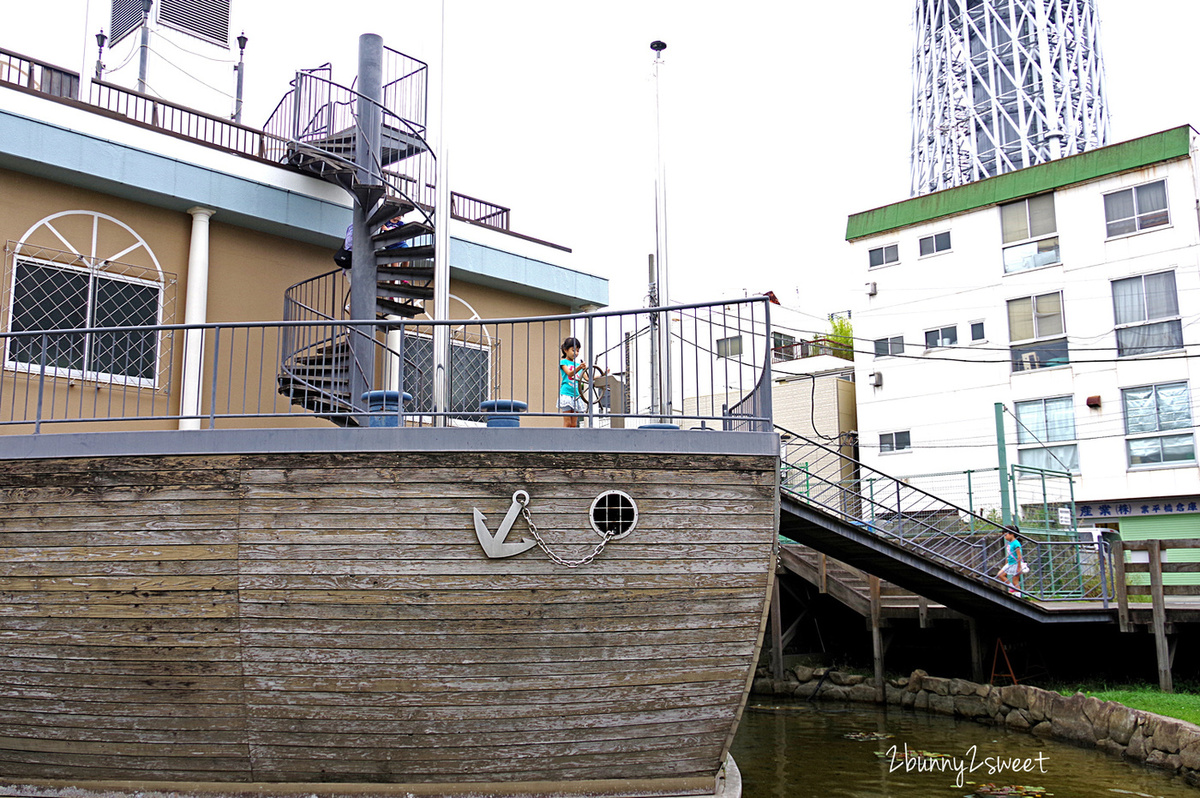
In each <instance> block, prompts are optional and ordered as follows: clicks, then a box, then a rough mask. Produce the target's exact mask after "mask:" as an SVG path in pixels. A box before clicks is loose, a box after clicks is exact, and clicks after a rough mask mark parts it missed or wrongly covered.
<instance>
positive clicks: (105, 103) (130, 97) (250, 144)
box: [89, 78, 284, 158]
mask: <svg viewBox="0 0 1200 798" xmlns="http://www.w3.org/2000/svg"><path fill="white" fill-rule="evenodd" d="M89 100H90V102H91V104H92V105H94V106H96V107H97V108H103V109H104V110H106V111H109V112H111V113H114V114H120V115H121V116H123V117H125V118H127V119H128V120H130V121H132V122H136V123H138V124H142V125H146V126H148V127H152V128H155V129H156V130H160V131H163V132H166V133H171V134H173V135H176V136H180V137H182V138H186V139H191V140H193V141H199V142H203V143H204V144H207V145H209V146H212V147H219V148H221V149H223V150H228V151H230V152H235V153H238V154H239V155H248V156H251V157H254V158H267V157H268V153H270V152H277V151H280V150H281V149H282V147H283V146H284V143H283V142H282V141H278V140H275V141H272V139H273V137H272V136H271V134H269V133H265V132H263V131H261V130H258V129H256V128H253V127H249V126H247V125H243V124H240V123H238V122H234V121H233V120H231V119H228V118H223V117H219V116H214V115H212V114H206V113H204V112H203V111H197V110H195V109H194V108H188V107H187V106H185V105H178V104H176V103H173V102H169V101H167V100H163V99H162V98H159V97H155V96H153V95H150V94H144V93H142V92H138V91H133V90H132V89H127V88H124V87H123V86H117V85H114V84H112V83H108V82H106V81H103V80H96V79H95V78H93V79H92V81H91V94H90V98H89Z"/></svg>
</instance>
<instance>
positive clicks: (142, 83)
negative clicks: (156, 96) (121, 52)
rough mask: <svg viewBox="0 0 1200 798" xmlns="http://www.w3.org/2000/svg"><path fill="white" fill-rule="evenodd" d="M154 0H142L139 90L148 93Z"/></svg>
mask: <svg viewBox="0 0 1200 798" xmlns="http://www.w3.org/2000/svg"><path fill="white" fill-rule="evenodd" d="M153 2H154V0H142V48H141V49H142V52H141V58H140V60H139V62H138V91H140V92H141V93H143V94H145V93H146V64H147V62H148V61H149V60H150V6H151V4H153Z"/></svg>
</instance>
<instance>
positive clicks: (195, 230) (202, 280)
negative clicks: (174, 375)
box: [179, 207, 216, 429]
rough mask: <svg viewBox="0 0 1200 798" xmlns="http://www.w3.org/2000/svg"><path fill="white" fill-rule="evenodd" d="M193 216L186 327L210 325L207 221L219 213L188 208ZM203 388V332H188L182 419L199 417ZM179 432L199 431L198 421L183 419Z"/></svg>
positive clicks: (184, 341) (206, 209) (204, 209)
mask: <svg viewBox="0 0 1200 798" xmlns="http://www.w3.org/2000/svg"><path fill="white" fill-rule="evenodd" d="M188 213H190V214H191V215H192V243H191V248H190V249H189V250H188V275H187V299H186V300H185V304H184V308H183V323H184V324H204V323H205V322H207V321H208V220H209V218H211V217H212V215H213V214H214V213H216V211H212V210H209V209H208V208H200V207H195V208H188ZM203 384H204V330H187V331H185V332H184V337H183V391H182V394H181V396H180V400H179V415H180V416H196V415H199V413H200V388H201V386H202V385H203ZM179 428H180V429H200V419H199V418H180V419H179Z"/></svg>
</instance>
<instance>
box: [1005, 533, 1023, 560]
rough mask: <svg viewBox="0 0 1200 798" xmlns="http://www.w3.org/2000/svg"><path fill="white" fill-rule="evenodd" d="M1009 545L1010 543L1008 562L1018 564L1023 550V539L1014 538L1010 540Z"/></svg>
mask: <svg viewBox="0 0 1200 798" xmlns="http://www.w3.org/2000/svg"><path fill="white" fill-rule="evenodd" d="M1007 545H1008V564H1009V565H1016V564H1017V560H1018V559H1019V558H1018V555H1019V554H1020V552H1021V541H1019V540H1017V539H1015V538H1014V539H1013V540H1010V541H1008V543H1007Z"/></svg>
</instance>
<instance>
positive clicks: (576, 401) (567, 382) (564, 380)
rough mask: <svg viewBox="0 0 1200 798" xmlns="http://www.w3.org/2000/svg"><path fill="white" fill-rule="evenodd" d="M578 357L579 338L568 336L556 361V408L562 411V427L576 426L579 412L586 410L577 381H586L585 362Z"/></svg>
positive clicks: (585, 403)
mask: <svg viewBox="0 0 1200 798" xmlns="http://www.w3.org/2000/svg"><path fill="white" fill-rule="evenodd" d="M578 357H579V339H578V338H572V337H570V336H568V337H567V338H565V339H564V340H563V342H562V359H561V360H559V361H558V373H559V382H558V409H559V410H561V411H562V412H563V426H564V427H578V426H579V414H580V413H586V412H587V402H586V401H584V399H583V397H582V396H580V395H579V383H580V381H581V380H582V381H583V382H587V379H588V374H587V363H585V362H584V361H582V360H579V361H576V358H578Z"/></svg>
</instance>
